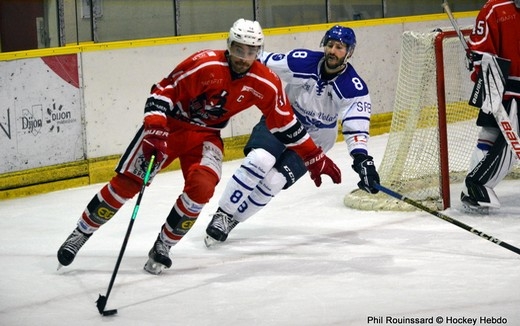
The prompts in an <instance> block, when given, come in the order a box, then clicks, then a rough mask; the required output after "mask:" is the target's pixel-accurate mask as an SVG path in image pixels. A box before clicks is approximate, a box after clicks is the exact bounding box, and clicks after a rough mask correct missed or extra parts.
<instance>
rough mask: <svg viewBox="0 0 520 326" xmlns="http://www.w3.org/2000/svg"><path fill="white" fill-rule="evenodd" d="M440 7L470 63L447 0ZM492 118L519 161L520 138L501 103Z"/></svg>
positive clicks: (468, 53) (467, 49) (468, 51)
mask: <svg viewBox="0 0 520 326" xmlns="http://www.w3.org/2000/svg"><path fill="white" fill-rule="evenodd" d="M442 7H443V8H444V11H445V12H446V14H447V15H448V18H449V19H450V22H451V24H452V25H453V28H454V29H455V32H457V35H458V37H459V40H460V42H461V43H462V47H463V48H464V51H465V52H466V56H467V57H468V59H469V60H470V62H471V60H472V59H471V51H470V49H469V46H468V43H466V40H465V39H464V35H462V32H461V30H460V28H459V25H458V24H457V22H456V21H455V18H454V17H453V13H452V12H451V9H450V6H449V4H448V1H447V0H444V2H443V3H442ZM493 116H494V117H495V120H496V121H497V124H498V127H499V128H500V131H501V132H502V135H503V136H504V138H505V139H506V141H507V144H508V145H509V147H510V148H511V150H512V151H513V152H514V154H515V156H516V158H517V159H520V137H518V133H517V132H516V131H515V129H514V128H513V124H512V123H511V119H510V118H509V115H508V114H507V111H506V109H505V108H504V105H503V104H502V103H500V106H499V108H498V110H496V112H493Z"/></svg>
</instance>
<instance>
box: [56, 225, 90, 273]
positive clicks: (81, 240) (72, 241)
mask: <svg viewBox="0 0 520 326" xmlns="http://www.w3.org/2000/svg"><path fill="white" fill-rule="evenodd" d="M91 235H92V234H85V233H83V232H81V231H80V230H79V229H78V228H76V229H74V231H72V233H71V234H70V235H69V236H68V238H67V240H65V242H64V243H63V244H62V245H61V247H60V249H58V261H59V265H58V269H60V268H61V267H62V266H68V265H70V264H71V263H72V261H73V260H74V258H75V257H76V254H77V253H78V251H79V250H80V249H81V247H83V245H84V244H85V242H87V240H88V239H89V238H90V236H91Z"/></svg>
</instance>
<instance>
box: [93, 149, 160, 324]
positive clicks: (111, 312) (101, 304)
mask: <svg viewBox="0 0 520 326" xmlns="http://www.w3.org/2000/svg"><path fill="white" fill-rule="evenodd" d="M154 160H155V155H152V157H151V158H150V163H148V168H147V169H146V174H145V176H144V180H143V185H142V186H141V191H139V196H138V197H137V202H136V203H135V206H134V211H133V213H132V217H131V219H130V223H129V224H128V229H127V230H126V235H125V239H124V240H123V245H122V246H121V251H120V252H119V257H117V262H116V266H115V267H114V272H113V273H112V278H111V279H110V283H109V284H108V289H107V294H106V295H105V296H103V295H101V294H100V295H99V298H98V300H97V301H96V304H97V308H98V310H99V313H100V314H101V315H103V316H111V315H115V314H117V309H112V310H105V306H106V305H107V300H108V296H109V295H110V292H111V291H112V286H113V285H114V281H115V280H116V275H117V271H118V270H119V265H120V264H121V260H122V259H123V254H124V253H125V249H126V244H127V243H128V238H130V232H131V231H132V226H133V225H134V221H135V218H136V216H137V211H139V205H140V203H141V198H143V194H144V190H145V189H146V185H147V184H148V181H149V180H150V174H151V173H152V166H153V162H154Z"/></svg>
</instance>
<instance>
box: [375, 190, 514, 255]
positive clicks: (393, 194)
mask: <svg viewBox="0 0 520 326" xmlns="http://www.w3.org/2000/svg"><path fill="white" fill-rule="evenodd" d="M375 188H376V189H379V190H380V191H382V192H384V193H385V194H387V195H389V196H391V197H394V198H397V199H399V200H402V201H404V202H405V203H408V204H410V205H412V206H415V207H417V208H419V209H420V210H423V211H425V212H427V213H430V214H432V215H434V216H437V217H438V218H440V219H442V220H445V221H446V222H449V223H451V224H454V225H456V226H458V227H460V228H462V229H464V230H466V231H469V232H471V233H473V234H475V235H478V236H479V237H481V238H484V239H486V240H488V241H491V242H493V243H494V244H497V245H499V246H501V247H504V248H506V249H508V250H511V251H512V252H514V253H517V254H519V255H520V249H519V248H517V247H515V246H512V245H510V244H508V243H506V242H504V241H502V240H499V239H497V238H495V237H492V236H490V235H487V234H485V233H484V232H482V231H479V230H477V229H475V228H473V227H471V226H469V225H467V224H464V223H462V222H460V221H458V220H456V219H454V218H451V217H449V216H447V215H444V214H442V213H441V212H438V211H435V210H433V209H430V208H428V207H427V206H424V205H423V204H421V203H419V202H416V201H415V200H412V199H410V198H408V197H406V196H404V195H401V194H398V193H397V192H395V191H393V190H390V189H388V188H386V187H384V186H382V185H378V184H376V185H375Z"/></svg>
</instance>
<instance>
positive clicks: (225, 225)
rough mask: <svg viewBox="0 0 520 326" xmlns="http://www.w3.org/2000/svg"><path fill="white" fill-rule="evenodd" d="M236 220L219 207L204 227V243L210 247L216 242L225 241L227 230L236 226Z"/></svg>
mask: <svg viewBox="0 0 520 326" xmlns="http://www.w3.org/2000/svg"><path fill="white" fill-rule="evenodd" d="M237 224H238V221H237V220H235V219H234V218H233V216H230V215H228V214H226V213H224V212H223V211H221V210H220V209H218V210H217V212H216V213H215V214H214V215H213V219H212V220H211V222H210V223H209V225H208V227H207V228H206V237H205V238H204V244H205V245H206V247H208V248H209V247H211V246H213V245H214V244H216V243H219V242H224V241H226V239H227V237H228V235H229V232H231V230H233V229H234V228H235V226H237Z"/></svg>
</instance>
